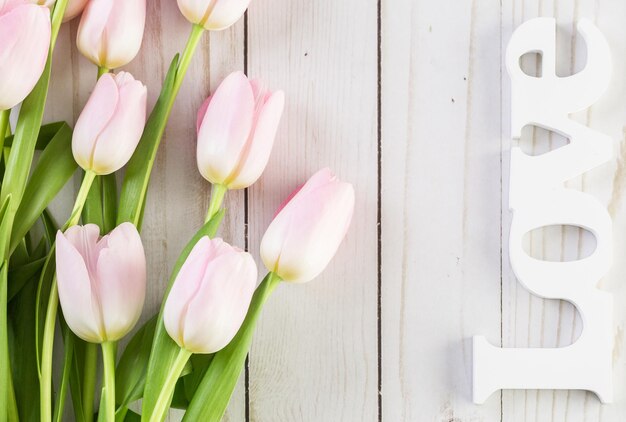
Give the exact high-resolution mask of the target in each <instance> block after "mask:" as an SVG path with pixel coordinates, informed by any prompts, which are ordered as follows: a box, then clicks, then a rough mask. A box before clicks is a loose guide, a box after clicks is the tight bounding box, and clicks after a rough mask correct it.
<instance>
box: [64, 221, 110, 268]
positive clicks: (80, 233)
mask: <svg viewBox="0 0 626 422" xmlns="http://www.w3.org/2000/svg"><path fill="white" fill-rule="evenodd" d="M65 238H66V239H67V240H68V241H69V242H70V243H71V244H72V245H74V248H75V249H76V250H77V251H78V253H79V254H80V256H81V257H82V258H83V261H84V262H85V265H86V266H87V271H88V272H89V274H95V269H96V264H97V262H98V254H99V253H100V249H101V247H102V244H103V242H98V239H99V238H100V228H99V227H98V226H97V225H95V224H87V225H84V226H72V227H70V228H69V229H67V230H66V231H65Z"/></svg>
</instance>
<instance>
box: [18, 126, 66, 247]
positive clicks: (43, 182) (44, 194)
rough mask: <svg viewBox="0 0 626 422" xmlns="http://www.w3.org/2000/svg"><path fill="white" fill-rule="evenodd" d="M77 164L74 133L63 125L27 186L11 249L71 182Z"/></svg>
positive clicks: (46, 149)
mask: <svg viewBox="0 0 626 422" xmlns="http://www.w3.org/2000/svg"><path fill="white" fill-rule="evenodd" d="M77 167H78V165H77V164H76V161H74V157H73V156H72V131H71V129H70V127H69V126H67V125H66V124H63V125H62V126H61V127H60V128H59V130H58V131H57V133H56V135H55V136H54V137H53V138H52V140H51V141H50V143H49V144H48V146H46V148H45V149H44V151H43V152H42V154H41V157H40V158H39V162H38V163H37V166H36V167H35V170H34V171H33V174H32V176H31V177H30V180H29V181H28V184H27V186H26V190H25V192H24V196H23V198H22V204H21V205H20V207H19V209H18V210H17V216H16V219H15V222H14V223H13V231H12V233H11V250H13V249H15V246H16V245H17V243H18V242H19V241H20V240H21V239H22V238H23V237H24V236H25V235H26V233H28V231H29V230H30V229H31V228H32V226H33V225H34V224H35V222H36V221H37V219H38V218H39V217H40V216H41V214H42V213H43V211H44V210H45V209H46V207H47V206H48V205H49V204H50V202H51V201H52V200H53V199H54V198H55V197H56V196H57V195H58V193H59V192H60V191H61V189H62V188H63V186H65V184H66V183H67V182H68V181H69V180H70V179H71V177H72V175H73V174H74V173H75V171H76V169H77Z"/></svg>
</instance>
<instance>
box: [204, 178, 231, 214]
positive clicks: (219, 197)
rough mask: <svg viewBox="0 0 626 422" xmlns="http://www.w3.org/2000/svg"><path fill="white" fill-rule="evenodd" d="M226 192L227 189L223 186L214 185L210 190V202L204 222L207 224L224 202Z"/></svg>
mask: <svg viewBox="0 0 626 422" xmlns="http://www.w3.org/2000/svg"><path fill="white" fill-rule="evenodd" d="M226 192H228V188H227V187H226V186H224V185H220V184H215V185H213V188H212V190H211V201H210V202H209V210H208V211H207V214H206V218H205V219H204V222H205V223H206V222H208V221H209V220H210V219H212V218H213V217H214V216H215V214H217V212H218V211H219V210H220V208H221V207H222V203H223V202H224V196H225V195H226Z"/></svg>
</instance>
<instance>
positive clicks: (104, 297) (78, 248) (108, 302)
mask: <svg viewBox="0 0 626 422" xmlns="http://www.w3.org/2000/svg"><path fill="white" fill-rule="evenodd" d="M99 234H100V231H99V228H98V226H96V225H94V224H87V225H86V226H82V227H81V226H73V227H70V228H69V229H68V230H67V231H66V232H65V234H63V233H61V232H58V233H57V238H56V247H57V251H56V266H57V280H58V281H57V283H58V287H59V300H60V302H61V307H62V308H63V316H64V317H65V320H66V321H67V324H68V325H69V327H70V328H71V329H72V331H73V332H74V333H75V334H76V335H77V336H79V337H80V338H82V339H83V340H85V341H88V342H91V343H102V342H105V341H116V340H119V339H120V338H122V337H124V336H125V335H126V334H128V332H129V331H130V330H131V329H132V328H133V327H134V326H135V324H136V323H137V320H138V319H139V316H140V315H141V309H142V307H143V303H144V299H145V296H146V257H145V254H144V250H143V246H142V244H141V238H140V237H139V233H138V232H137V229H136V228H135V226H133V225H132V224H130V223H123V224H122V225H120V226H118V227H117V228H115V229H114V230H113V231H112V232H111V233H110V234H108V235H106V236H104V237H102V238H100V237H99Z"/></svg>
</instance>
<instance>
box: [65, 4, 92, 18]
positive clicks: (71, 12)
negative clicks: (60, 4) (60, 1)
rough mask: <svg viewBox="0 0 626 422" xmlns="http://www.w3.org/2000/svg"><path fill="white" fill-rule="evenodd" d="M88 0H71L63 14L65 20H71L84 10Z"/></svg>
mask: <svg viewBox="0 0 626 422" xmlns="http://www.w3.org/2000/svg"><path fill="white" fill-rule="evenodd" d="M87 2H88V0H69V2H68V3H67V7H66V8H65V14H64V15H63V22H67V21H70V20H72V19H74V18H75V17H76V16H78V15H80V14H81V13H82V12H83V9H84V8H85V6H87Z"/></svg>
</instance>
